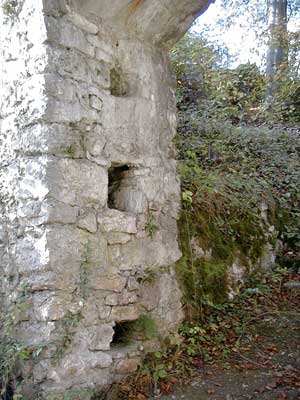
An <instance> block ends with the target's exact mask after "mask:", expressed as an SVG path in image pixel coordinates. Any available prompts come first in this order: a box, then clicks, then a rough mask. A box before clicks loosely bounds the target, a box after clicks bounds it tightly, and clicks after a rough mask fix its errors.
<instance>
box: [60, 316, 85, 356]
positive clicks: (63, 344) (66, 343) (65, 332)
mask: <svg viewBox="0 0 300 400" xmlns="http://www.w3.org/2000/svg"><path fill="white" fill-rule="evenodd" d="M81 319H82V315H81V314H80V313H77V314H72V313H71V312H69V313H67V314H66V315H65V316H64V318H63V319H62V320H60V321H59V324H58V334H59V336H60V339H59V340H58V341H57V343H56V351H55V353H54V357H53V359H54V360H55V362H57V361H59V360H60V359H61V358H62V357H63V356H64V354H65V352H66V351H67V350H68V349H69V347H70V345H71V343H72V339H73V335H74V333H75V330H76V328H77V326H78V324H79V322H80V320H81Z"/></svg>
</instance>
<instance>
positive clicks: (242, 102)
mask: <svg viewBox="0 0 300 400" xmlns="http://www.w3.org/2000/svg"><path fill="white" fill-rule="evenodd" d="M290 36H292V39H290V43H292V44H293V46H292V48H294V49H295V50H294V53H293V54H291V56H290V61H289V69H288V72H287V68H285V69H282V70H279V71H278V74H277V76H275V77H274V80H275V81H276V82H277V83H276V87H277V90H276V96H274V97H273V98H272V102H271V104H268V105H267V107H266V103H265V93H266V84H267V82H266V78H265V77H264V75H263V74H262V72H260V70H259V69H258V67H257V66H256V65H255V64H250V63H248V64H241V65H239V66H238V67H237V68H235V69H229V68H228V67H227V66H226V65H228V63H227V62H226V60H224V57H223V58H222V53H221V52H220V49H219V48H218V47H216V46H215V47H214V46H213V45H211V44H208V42H207V41H206V40H204V39H203V38H202V36H201V35H199V34H198V35H195V34H190V33H187V34H186V35H185V37H184V38H183V39H182V40H181V41H180V42H179V43H178V44H177V45H176V47H175V48H174V49H173V50H172V52H171V60H172V66H173V71H174V73H175V75H176V78H177V106H178V111H179V129H180V131H181V132H185V133H186V134H189V133H190V132H191V131H193V132H194V133H195V131H198V132H199V133H200V132H201V131H202V130H203V128H204V127H205V126H207V125H211V123H212V122H214V121H230V122H231V123H234V124H238V123H249V122H250V123H253V122H261V121H269V122H272V123H274V122H282V121H288V122H290V123H297V122H299V120H300V103H299V90H300V89H299V87H300V76H299V55H298V52H297V51H298V48H299V46H298V44H299V33H298V34H295V33H294V34H291V35H290Z"/></svg>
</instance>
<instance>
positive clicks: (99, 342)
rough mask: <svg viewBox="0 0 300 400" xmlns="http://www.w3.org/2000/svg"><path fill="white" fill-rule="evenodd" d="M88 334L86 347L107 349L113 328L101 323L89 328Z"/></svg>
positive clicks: (95, 349)
mask: <svg viewBox="0 0 300 400" xmlns="http://www.w3.org/2000/svg"><path fill="white" fill-rule="evenodd" d="M89 335H90V339H89V342H88V347H89V349H90V350H92V351H99V350H109V349H110V343H111V342H112V339H113V335H114V329H113V327H112V326H111V325H101V326H99V327H94V328H93V329H90V330H89Z"/></svg>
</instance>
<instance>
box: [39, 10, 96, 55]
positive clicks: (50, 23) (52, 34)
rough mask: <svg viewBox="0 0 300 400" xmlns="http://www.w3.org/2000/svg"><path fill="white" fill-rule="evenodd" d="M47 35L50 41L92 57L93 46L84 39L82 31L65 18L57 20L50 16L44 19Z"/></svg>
mask: <svg viewBox="0 0 300 400" xmlns="http://www.w3.org/2000/svg"><path fill="white" fill-rule="evenodd" d="M46 26H47V36H48V40H49V41H50V42H57V43H59V44H60V45H62V46H65V47H72V48H75V49H77V50H79V51H80V52H82V53H84V54H86V55H88V56H90V57H93V56H94V53H95V49H94V47H93V46H92V45H91V44H90V43H89V42H88V41H87V40H86V38H85V35H84V33H83V32H82V31H81V30H80V29H78V28H77V27H76V26H75V25H74V24H72V23H71V22H70V21H68V20H67V19H65V20H64V21H63V20H62V19H61V20H57V19H55V18H52V17H48V18H47V19H46Z"/></svg>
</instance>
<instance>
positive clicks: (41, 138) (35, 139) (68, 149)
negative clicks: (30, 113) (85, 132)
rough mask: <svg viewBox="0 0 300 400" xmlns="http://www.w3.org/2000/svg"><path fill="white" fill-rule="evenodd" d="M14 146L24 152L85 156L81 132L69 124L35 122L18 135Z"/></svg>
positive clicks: (75, 156) (73, 156)
mask: <svg viewBox="0 0 300 400" xmlns="http://www.w3.org/2000/svg"><path fill="white" fill-rule="evenodd" d="M14 139H15V140H14V141H13V148H14V149H15V150H16V151H19V152H23V153H24V154H28V155H33V154H41V153H44V154H54V155H60V156H64V157H71V158H83V155H84V152H83V149H82V147H81V143H80V132H79V131H78V130H76V129H74V128H70V127H69V126H67V125H61V124H55V123H54V124H50V125H42V124H35V125H33V126H29V127H26V128H24V129H23V130H22V133H20V134H18V135H16V136H15V137H14Z"/></svg>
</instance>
